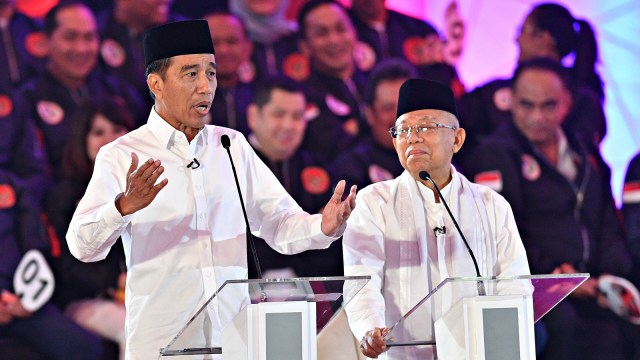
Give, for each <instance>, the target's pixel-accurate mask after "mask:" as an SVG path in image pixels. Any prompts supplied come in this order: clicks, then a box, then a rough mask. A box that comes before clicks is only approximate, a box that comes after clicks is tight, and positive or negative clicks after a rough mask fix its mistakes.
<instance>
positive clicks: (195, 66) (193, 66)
mask: <svg viewBox="0 0 640 360" xmlns="http://www.w3.org/2000/svg"><path fill="white" fill-rule="evenodd" d="M197 68H198V64H193V65H184V66H183V67H181V68H180V72H185V71H187V70H193V69H197Z"/></svg>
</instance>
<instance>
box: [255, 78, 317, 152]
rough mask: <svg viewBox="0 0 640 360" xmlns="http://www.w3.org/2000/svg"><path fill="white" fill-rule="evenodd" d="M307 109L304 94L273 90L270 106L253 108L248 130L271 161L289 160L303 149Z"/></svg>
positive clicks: (267, 104)
mask: <svg viewBox="0 0 640 360" xmlns="http://www.w3.org/2000/svg"><path fill="white" fill-rule="evenodd" d="M305 107H306V100H305V97H304V94H302V93H295V92H288V91H284V90H282V89H274V90H273V91H272V92H271V98H270V100H269V102H268V103H266V104H264V105H263V106H262V107H261V108H260V107H258V106H257V105H255V104H252V105H250V107H249V111H248V121H249V127H250V128H251V131H253V133H254V134H255V136H256V139H257V140H258V143H259V144H260V147H261V149H262V151H263V153H264V154H265V155H267V157H269V158H270V159H271V160H285V159H288V158H290V157H291V156H293V154H294V153H295V152H296V150H298V147H300V143H302V138H303V137H304V131H305V129H306V127H307V122H306V120H305V118H304V110H305Z"/></svg>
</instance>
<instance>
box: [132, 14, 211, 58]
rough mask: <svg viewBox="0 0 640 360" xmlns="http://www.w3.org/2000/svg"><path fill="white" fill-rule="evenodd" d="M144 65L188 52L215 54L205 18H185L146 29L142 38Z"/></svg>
mask: <svg viewBox="0 0 640 360" xmlns="http://www.w3.org/2000/svg"><path fill="white" fill-rule="evenodd" d="M142 43H143V44H144V65H145V67H147V66H149V64H151V63H152V62H154V61H156V60H160V59H166V58H170V57H172V56H177V55H188V54H215V51H214V50H213V41H212V40H211V33H210V32H209V24H208V23H207V21H206V20H187V21H178V22H172V23H168V24H164V25H160V26H156V27H154V28H151V29H149V30H147V31H146V32H145V33H144V37H143V39H142Z"/></svg>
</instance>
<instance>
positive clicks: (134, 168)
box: [116, 152, 169, 216]
mask: <svg viewBox="0 0 640 360" xmlns="http://www.w3.org/2000/svg"><path fill="white" fill-rule="evenodd" d="M163 172H164V167H162V165H161V163H160V160H155V161H154V160H153V159H149V160H147V161H146V162H145V163H144V164H142V166H140V168H138V155H137V154H136V153H134V152H132V153H131V166H130V167H129V171H128V172H127V188H126V189H125V191H124V192H123V193H122V194H120V195H118V197H117V198H116V208H117V209H118V211H120V214H122V216H125V215H129V214H133V213H134V212H136V211H138V210H140V209H144V208H145V207H147V206H149V204H151V202H152V201H153V199H155V198H156V195H158V192H160V190H162V189H163V188H164V187H165V186H167V184H168V183H169V180H167V179H164V180H162V181H160V182H159V183H157V184H156V181H157V180H158V177H160V175H161V174H162V173H163Z"/></svg>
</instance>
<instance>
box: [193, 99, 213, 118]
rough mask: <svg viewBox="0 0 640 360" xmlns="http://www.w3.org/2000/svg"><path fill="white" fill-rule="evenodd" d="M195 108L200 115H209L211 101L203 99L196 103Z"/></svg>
mask: <svg viewBox="0 0 640 360" xmlns="http://www.w3.org/2000/svg"><path fill="white" fill-rule="evenodd" d="M194 108H195V109H196V111H197V112H198V113H200V115H207V114H208V113H209V109H210V108H211V102H210V101H201V102H199V103H196V104H195V105H194Z"/></svg>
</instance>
